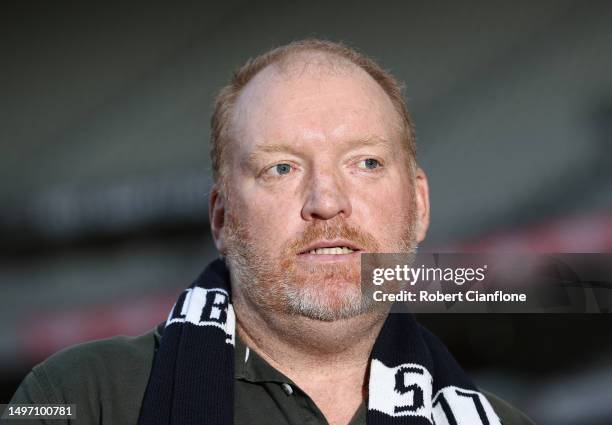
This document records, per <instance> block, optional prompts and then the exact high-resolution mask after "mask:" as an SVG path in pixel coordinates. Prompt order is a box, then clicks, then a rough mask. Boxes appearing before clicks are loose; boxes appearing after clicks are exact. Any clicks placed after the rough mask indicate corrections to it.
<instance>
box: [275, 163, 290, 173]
mask: <svg viewBox="0 0 612 425" xmlns="http://www.w3.org/2000/svg"><path fill="white" fill-rule="evenodd" d="M273 169H274V170H275V171H276V173H277V174H279V175H283V174H289V173H290V172H291V165H289V164H276V165H275V166H274V167H273Z"/></svg>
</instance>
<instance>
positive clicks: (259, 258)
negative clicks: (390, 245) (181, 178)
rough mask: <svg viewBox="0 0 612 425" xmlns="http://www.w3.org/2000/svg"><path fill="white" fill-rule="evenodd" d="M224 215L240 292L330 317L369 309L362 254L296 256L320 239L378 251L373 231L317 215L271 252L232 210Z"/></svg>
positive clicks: (264, 304) (274, 307)
mask: <svg viewBox="0 0 612 425" xmlns="http://www.w3.org/2000/svg"><path fill="white" fill-rule="evenodd" d="M226 219H227V221H226V230H227V248H228V249H227V258H228V261H229V265H230V270H231V272H232V274H234V276H233V279H232V281H233V282H232V283H233V284H238V282H239V284H240V285H241V287H240V290H241V292H243V293H244V294H245V296H246V297H248V298H250V300H251V301H252V302H253V303H254V304H256V305H257V306H259V307H261V308H264V309H267V310H270V311H275V312H283V313H287V314H299V315H303V316H307V317H310V318H313V319H318V320H326V321H331V320H336V319H340V318H346V317H353V316H356V315H358V314H361V313H364V312H366V311H368V310H370V309H371V305H372V300H369V299H366V298H365V297H362V294H361V267H360V261H359V257H356V258H355V260H354V261H346V262H337V263H327V264H307V263H305V262H301V261H298V255H299V254H300V253H302V252H303V251H304V250H305V249H306V247H307V246H308V245H310V244H312V243H313V242H315V241H318V240H336V239H343V240H346V241H350V242H351V243H352V244H354V245H356V246H358V247H360V249H361V250H362V252H380V245H379V243H378V242H377V240H376V239H375V238H374V236H372V235H371V234H370V233H368V232H366V231H363V230H361V229H359V228H357V227H354V226H350V225H349V224H347V223H346V221H343V219H342V218H340V217H339V216H338V217H337V218H334V219H332V220H326V221H322V220H316V221H313V222H311V223H310V224H309V225H308V227H307V228H306V229H305V230H304V231H303V232H302V233H301V234H300V235H299V236H298V237H297V238H296V239H295V240H293V241H289V242H287V243H285V244H284V245H283V247H282V249H281V250H280V253H279V254H278V255H276V256H271V255H266V253H265V250H262V248H261V246H262V245H261V244H260V243H258V241H257V238H255V237H254V236H253V235H252V234H251V232H250V231H249V229H248V228H247V226H245V225H243V224H242V223H240V221H239V220H238V219H237V217H236V216H235V215H234V214H232V213H230V212H228V213H227V216H226ZM413 223H414V222H411V224H410V226H409V228H408V229H407V230H406V233H407V234H406V235H404V237H403V238H401V241H400V246H404V245H410V246H413V242H412V241H414V230H413V226H412V224H413ZM408 240H409V241H408ZM400 246H398V248H400ZM400 249H401V248H400Z"/></svg>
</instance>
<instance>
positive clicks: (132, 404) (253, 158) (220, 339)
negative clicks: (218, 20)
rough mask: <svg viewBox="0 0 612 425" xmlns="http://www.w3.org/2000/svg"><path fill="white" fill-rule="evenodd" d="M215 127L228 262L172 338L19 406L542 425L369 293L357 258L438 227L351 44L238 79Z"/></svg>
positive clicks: (58, 358) (410, 155) (131, 419)
mask: <svg viewBox="0 0 612 425" xmlns="http://www.w3.org/2000/svg"><path fill="white" fill-rule="evenodd" d="M211 130H212V132H211V159H212V164H213V170H214V178H215V185H214V187H213V189H212V191H211V195H210V223H211V229H212V234H213V238H214V241H215V244H216V247H217V249H218V250H219V252H220V253H221V255H222V257H223V260H217V261H215V262H213V263H212V264H211V265H209V266H208V268H207V269H206V270H205V272H204V273H203V274H202V275H201V276H200V277H199V278H198V279H197V280H196V282H194V284H193V285H192V286H191V287H190V288H189V289H188V290H186V291H185V292H184V293H183V294H182V295H181V296H180V297H179V299H178V301H177V303H176V305H175V307H174V308H173V310H172V312H171V313H170V316H169V317H168V320H167V322H166V323H165V325H161V326H159V327H158V328H157V329H156V330H155V331H154V332H151V333H150V334H147V335H145V336H142V337H137V338H122V337H120V338H114V339H111V340H106V341H99V342H94V343H90V344H86V345H83V346H80V347H76V348H72V349H69V350H67V351H64V352H62V353H59V354H57V355H55V356H54V357H52V358H51V359H49V360H47V361H46V362H45V363H43V364H41V365H39V366H37V367H35V368H34V370H33V371H32V372H31V373H30V375H28V377H27V378H26V379H25V381H24V383H23V384H22V386H21V387H20V388H19V389H18V391H17V393H16V395H15V397H14V399H13V401H12V403H72V404H76V405H77V415H78V419H77V421H78V422H79V423H87V424H94V423H101V424H107V423H108V424H111V423H113V424H136V423H139V424H158V423H159V424H196V423H198V424H199V423H204V424H230V423H232V422H233V423H238V424H305V423H309V424H324V423H329V424H366V423H367V424H396V423H397V424H431V423H436V424H458V425H466V424H468V425H477V424H504V425H510V424H528V423H531V422H530V421H529V420H528V419H526V418H525V417H524V416H523V415H522V414H521V413H520V412H518V411H516V410H515V409H513V408H511V407H510V406H508V405H506V404H505V403H504V402H502V401H500V400H498V399H496V398H495V397H493V396H491V395H486V396H485V395H483V394H482V393H481V392H479V391H478V389H477V388H475V387H474V384H473V383H472V382H471V381H470V380H469V378H468V377H467V376H466V375H465V373H464V372H463V371H462V370H461V369H460V367H459V366H458V365H457V364H456V362H455V361H454V360H453V359H452V357H451V356H450V354H449V353H448V352H447V351H446V350H445V348H444V347H443V345H442V344H441V343H440V342H439V341H438V340H437V339H435V337H433V336H432V335H431V334H429V333H428V332H427V331H426V330H424V329H423V328H421V327H420V326H419V325H418V324H416V322H415V321H414V319H413V317H412V316H410V315H404V314H388V313H389V306H387V305H386V304H377V303H374V302H372V300H371V299H369V298H367V297H365V296H363V295H362V293H361V288H360V255H361V254H363V253H367V252H405V253H412V252H414V251H415V249H416V246H417V244H418V243H419V242H421V241H422V240H423V239H424V238H425V234H426V231H427V228H428V224H429V199H428V186H427V179H426V176H425V173H424V172H423V171H422V170H421V169H420V168H418V166H417V165H416V157H415V146H414V134H413V129H412V122H411V119H410V117H409V115H408V112H407V110H406V107H405V104H404V101H403V99H402V96H401V93H400V90H399V88H398V85H397V83H396V81H395V80H394V79H393V77H391V76H390V75H389V74H388V73H386V72H384V71H383V70H382V69H381V68H380V67H379V66H378V65H377V64H376V63H374V62H373V61H371V60H370V59H368V58H366V57H364V56H362V55H361V54H359V53H357V52H356V51H354V50H352V49H349V48H347V47H345V46H343V45H341V44H336V43H331V42H326V41H319V40H305V41H300V42H295V43H292V44H289V45H286V46H283V47H280V48H278V49H275V50H272V51H269V52H267V53H265V54H263V55H261V56H259V57H257V58H255V59H253V60H251V61H249V62H247V64H246V65H244V66H243V67H242V68H241V69H240V70H239V71H238V72H237V73H236V74H235V75H234V78H233V80H232V82H231V83H230V85H228V86H227V87H225V88H223V89H222V90H221V93H220V95H219V97H218V98H217V102H216V105H215V111H214V114H213V117H212V128H211ZM234 347H235V348H234Z"/></svg>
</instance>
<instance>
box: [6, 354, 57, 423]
mask: <svg viewBox="0 0 612 425" xmlns="http://www.w3.org/2000/svg"><path fill="white" fill-rule="evenodd" d="M39 367H40V366H39ZM41 372H42V371H40V369H39V370H38V371H37V370H32V371H31V372H30V373H29V374H28V375H27V376H26V377H25V379H24V380H23V382H22V383H21V385H19V388H17V391H16V392H15V394H14V395H13V398H12V399H11V401H10V402H9V404H58V403H59V402H58V401H57V398H56V396H55V394H54V392H53V388H52V387H51V384H50V382H49V381H48V380H47V379H46V378H45V377H44V375H43V376H41ZM5 423H6V424H15V425H69V422H68V421H67V420H60V419H28V420H24V419H19V420H10V419H4V420H2V424H5Z"/></svg>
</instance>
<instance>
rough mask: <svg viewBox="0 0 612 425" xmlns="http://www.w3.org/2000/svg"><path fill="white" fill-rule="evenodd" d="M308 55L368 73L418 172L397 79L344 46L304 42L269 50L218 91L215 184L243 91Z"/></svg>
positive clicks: (214, 118) (212, 139)
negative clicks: (270, 70)
mask: <svg viewBox="0 0 612 425" xmlns="http://www.w3.org/2000/svg"><path fill="white" fill-rule="evenodd" d="M309 52H313V53H322V54H326V55H331V56H336V57H339V58H341V59H345V60H347V61H348V62H350V63H352V64H354V65H356V66H358V67H359V68H361V69H362V70H364V71H365V72H367V73H368V74H369V75H370V76H371V77H372V78H373V79H374V80H375V81H376V82H377V83H378V84H379V85H380V87H382V89H383V90H384V91H385V93H387V95H388V96H389V98H390V99H391V102H392V104H393V106H394V108H395V110H396V111H397V113H398V114H399V116H400V119H401V126H402V132H403V135H402V137H403V139H404V140H403V142H404V145H405V147H406V151H407V153H408V161H409V165H410V168H411V169H412V170H413V171H414V169H416V143H415V134H414V125H413V122H412V118H411V117H410V114H409V113H408V109H407V107H406V103H405V101H404V98H403V95H402V86H401V85H400V84H399V83H398V82H397V80H396V79H395V77H393V75H391V74H390V73H389V72H387V71H385V70H384V69H382V68H381V67H380V65H378V64H377V63H376V62H375V61H374V60H373V59H371V58H369V57H367V56H365V55H364V54H362V53H360V52H358V51H357V50H355V49H353V48H350V47H348V46H347V45H345V44H343V43H338V42H332V41H327V40H319V39H305V40H299V41H294V42H292V43H289V44H286V45H283V46H280V47H277V48H275V49H272V50H268V51H267V52H265V53H262V54H261V55H259V56H256V57H254V58H251V59H249V60H248V61H247V62H246V63H245V64H244V65H242V66H241V67H240V68H238V69H237V70H236V71H235V72H234V74H233V77H232V79H231V81H230V83H229V84H228V85H226V86H224V87H222V88H221V90H220V91H219V93H218V95H217V97H216V99H215V103H214V109H213V114H212V117H211V122H210V127H211V128H210V130H211V132H210V159H211V163H212V170H213V180H214V181H215V182H218V181H219V180H223V170H222V165H223V164H222V161H223V158H224V156H225V150H226V148H227V145H228V143H229V127H230V122H231V118H232V112H233V109H234V105H235V103H236V100H237V99H238V96H239V95H240V93H241V92H242V89H243V88H244V87H245V86H246V85H247V84H248V83H249V81H251V80H252V79H253V78H254V77H255V76H256V75H257V74H258V73H259V72H260V71H261V70H263V69H264V68H266V67H268V66H270V65H273V64H277V63H280V62H284V61H285V60H286V59H288V58H290V57H291V56H293V55H298V54H300V53H309Z"/></svg>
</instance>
